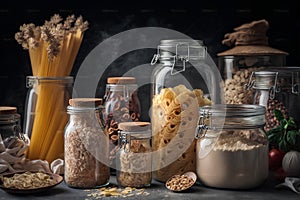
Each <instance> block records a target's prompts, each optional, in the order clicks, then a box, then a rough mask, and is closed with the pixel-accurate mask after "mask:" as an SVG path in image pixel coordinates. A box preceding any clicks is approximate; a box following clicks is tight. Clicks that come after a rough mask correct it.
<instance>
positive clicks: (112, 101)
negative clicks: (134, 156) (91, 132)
mask: <svg viewBox="0 0 300 200" xmlns="http://www.w3.org/2000/svg"><path fill="white" fill-rule="evenodd" d="M137 89H138V86H137V84H136V79H135V78H134V77H109V78H108V79H107V85H106V91H105V96H104V107H105V110H104V117H103V118H104V121H105V133H106V135H107V136H109V139H110V147H109V148H110V166H111V169H112V172H113V171H114V169H115V167H116V163H115V159H116V151H117V149H118V130H119V129H118V124H119V123H121V122H132V121H138V120H139V118H140V101H139V99H138V96H137Z"/></svg>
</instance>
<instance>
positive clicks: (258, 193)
mask: <svg viewBox="0 0 300 200" xmlns="http://www.w3.org/2000/svg"><path fill="white" fill-rule="evenodd" d="M278 183H279V182H278V181H276V180H273V179H272V178H269V179H268V180H267V181H266V182H265V183H264V184H263V185H261V186H260V187H258V188H255V189H251V190H225V189H214V188H208V187H204V186H203V185H202V184H201V183H199V182H197V183H196V184H195V185H194V186H193V187H192V188H191V189H190V190H188V191H186V192H181V193H179V192H176V193H175V192H172V191H169V190H167V189H166V188H165V186H164V184H163V183H160V182H157V181H155V180H153V182H152V185H151V187H149V188H146V189H145V193H143V194H141V195H136V193H135V195H133V196H128V197H126V198H125V199H153V200H154V199H155V200H163V199H180V200H185V199H187V200H190V199H197V200H200V199H218V200H220V199H222V200H227V199H228V200H229V199H230V200H235V199H237V200H243V199H255V200H260V199H263V200H273V199H274V200H276V199H278V200H288V199H297V200H299V199H300V195H299V194H296V193H295V192H292V191H291V190H289V189H278V188H275V186H276V184H278ZM115 184H116V179H115V176H112V177H111V179H110V185H109V186H114V185H115ZM109 186H107V187H109ZM99 190H100V189H89V190H84V189H74V188H70V187H68V186H67V185H66V184H65V183H64V182H62V183H61V184H59V185H58V186H56V187H54V188H52V189H50V190H48V191H45V192H42V193H38V194H26V195H20V194H18V195H16V194H10V193H6V192H5V191H3V190H0V199H45V200H46V199H49V200H51V199H74V200H75V199H84V200H88V199H90V200H92V199H97V197H98V199H100V198H99V195H98V196H96V197H93V196H91V194H92V193H95V192H98V193H99ZM101 199H124V197H119V198H117V197H101Z"/></svg>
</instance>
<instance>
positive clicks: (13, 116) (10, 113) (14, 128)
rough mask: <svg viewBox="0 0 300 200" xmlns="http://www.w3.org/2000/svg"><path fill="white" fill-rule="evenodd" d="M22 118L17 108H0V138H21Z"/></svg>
mask: <svg viewBox="0 0 300 200" xmlns="http://www.w3.org/2000/svg"><path fill="white" fill-rule="evenodd" d="M20 117H21V116H20V114H18V113H17V108H16V107H11V106H0V136H1V138H2V140H5V139H6V138H9V137H11V136H13V137H19V136H20V133H21V125H20Z"/></svg>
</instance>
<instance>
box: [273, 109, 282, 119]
mask: <svg viewBox="0 0 300 200" xmlns="http://www.w3.org/2000/svg"><path fill="white" fill-rule="evenodd" d="M274 114H275V117H276V119H277V120H278V121H281V120H283V119H284V116H283V114H282V112H281V111H280V110H277V109H275V110H274Z"/></svg>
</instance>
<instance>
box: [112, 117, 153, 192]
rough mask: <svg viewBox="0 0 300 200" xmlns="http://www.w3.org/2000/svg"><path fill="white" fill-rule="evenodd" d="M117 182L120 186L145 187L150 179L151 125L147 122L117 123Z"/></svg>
mask: <svg viewBox="0 0 300 200" xmlns="http://www.w3.org/2000/svg"><path fill="white" fill-rule="evenodd" d="M119 129H120V130H119V150H118V152H117V162H116V164H117V173H116V178H117V182H118V184H119V185H120V186H122V187H138V188H140V187H147V186H150V184H151V180H152V166H151V163H152V156H151V154H152V151H151V126H150V123H149V122H122V123H120V124H119Z"/></svg>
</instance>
